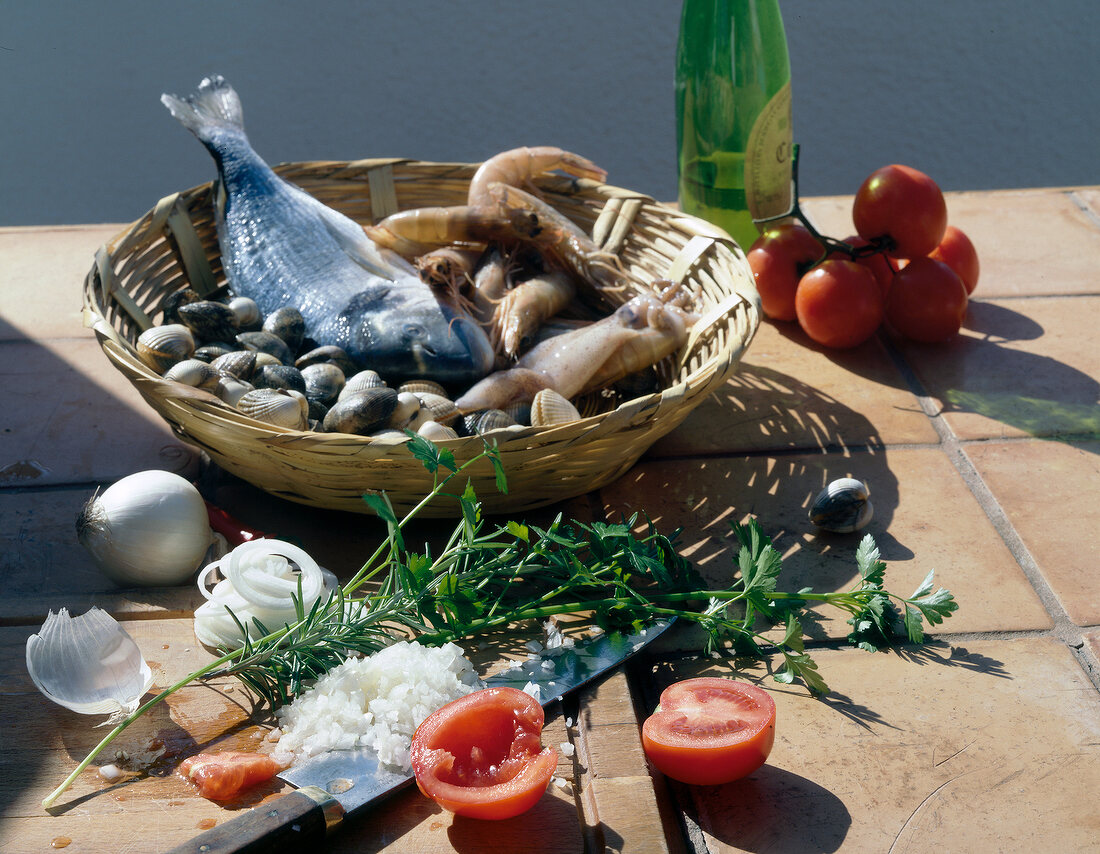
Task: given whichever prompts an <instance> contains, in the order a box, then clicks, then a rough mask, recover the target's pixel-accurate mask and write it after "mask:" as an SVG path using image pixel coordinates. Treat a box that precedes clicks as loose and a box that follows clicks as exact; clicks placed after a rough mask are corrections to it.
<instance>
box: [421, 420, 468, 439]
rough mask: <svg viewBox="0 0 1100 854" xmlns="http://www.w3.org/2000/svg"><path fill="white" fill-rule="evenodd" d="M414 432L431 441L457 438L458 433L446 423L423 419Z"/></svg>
mask: <svg viewBox="0 0 1100 854" xmlns="http://www.w3.org/2000/svg"><path fill="white" fill-rule="evenodd" d="M416 432H417V433H419V434H420V435H421V436H423V437H424V438H425V439H430V440H431V441H433V442H441V441H443V440H445V439H457V438H458V434H457V433H456V432H455V431H454V430H452V429H451V428H450V427H448V426H447V425H446V424H440V423H439V422H438V421H425V422H424V423H423V424H421V425H420V427H419V429H418V430H417V431H416Z"/></svg>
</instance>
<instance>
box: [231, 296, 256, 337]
mask: <svg viewBox="0 0 1100 854" xmlns="http://www.w3.org/2000/svg"><path fill="white" fill-rule="evenodd" d="M229 307H230V308H231V309H233V313H234V314H235V315H237V326H238V327H239V328H240V329H241V331H242V332H252V331H254V330H256V329H259V328H260V325H261V324H262V323H263V320H264V317H263V314H262V313H261V312H260V307H259V306H258V305H256V300H254V299H252V297H233V299H231V300H230V301H229Z"/></svg>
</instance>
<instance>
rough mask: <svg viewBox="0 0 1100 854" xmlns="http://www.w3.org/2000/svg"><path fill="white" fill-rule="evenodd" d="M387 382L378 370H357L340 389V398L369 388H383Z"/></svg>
mask: <svg viewBox="0 0 1100 854" xmlns="http://www.w3.org/2000/svg"><path fill="white" fill-rule="evenodd" d="M385 384H386V381H385V380H383V379H382V377H380V376H379V375H378V372H377V371H372V370H369V369H368V370H365V371H357V372H356V373H354V374H352V375H351V376H350V377H348V379H347V382H345V383H344V387H343V388H342V389H340V395H339V399H340V400H343V399H344V398H345V397H350V396H351V395H353V394H358V393H359V392H361V391H366V390H367V389H368V388H381V387H382V386H384V385H385Z"/></svg>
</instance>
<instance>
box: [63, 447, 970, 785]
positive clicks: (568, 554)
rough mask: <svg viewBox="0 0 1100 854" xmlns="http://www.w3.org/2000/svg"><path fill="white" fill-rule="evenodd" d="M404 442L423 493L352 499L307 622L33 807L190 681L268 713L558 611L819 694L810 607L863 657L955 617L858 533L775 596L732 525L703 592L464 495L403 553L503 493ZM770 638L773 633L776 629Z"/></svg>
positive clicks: (627, 544)
mask: <svg viewBox="0 0 1100 854" xmlns="http://www.w3.org/2000/svg"><path fill="white" fill-rule="evenodd" d="M410 436H411V439H410V442H409V449H410V451H411V452H412V453H413V454H414V455H415V456H416V457H417V458H418V459H420V461H421V462H422V463H423V465H424V467H425V468H426V469H427V470H428V472H429V473H431V474H432V476H433V486H432V489H431V490H430V491H429V492H428V494H427V495H425V497H424V499H423V500H422V501H421V502H419V503H418V504H417V505H416V506H415V507H414V508H413V509H412V510H411V511H409V512H408V513H407V514H406V515H405V517H404V518H402V519H398V517H397V514H396V513H395V511H394V508H393V506H392V505H391V504H390V502H389V500H388V499H387V497H386V496H385V495H384V494H377V495H376V494H371V495H367V496H364V500H365V501H366V502H367V503H368V504H369V505H370V507H371V508H372V509H373V510H374V512H375V513H376V514H377V515H378V516H379V517H380V518H381V519H382V520H383V521H384V522H385V523H386V526H387V536H386V538H385V540H384V541H383V542H381V543H379V545H378V546H377V548H376V549H375V551H374V553H373V554H372V555H371V556H370V557H369V558H368V560H367V561H366V563H365V564H364V565H363V567H362V568H361V569H360V570H359V571H358V572H357V573H356V574H355V575H354V576H353V577H352V578H351V579H350V580H349V581H348V582H347V583H346V584H345V585H344V586H343V588H342V589H341V590H339V591H337V592H336V593H334V594H333V595H332V596H330V597H329V598H327V599H324V600H319V601H318V602H317V603H315V604H314V605H313V606H312V607H311V608H310V609H309V610H308V611H307V610H306V609H304V608H303V606H302V603H301V598H300V595H299V597H298V598H297V600H296V606H297V613H296V617H297V619H296V621H295V622H294V623H292V624H288V625H285V626H282V627H279V628H272V627H269V626H264V625H263V624H261V623H259V622H258V621H256V626H255V628H256V630H257V631H253V632H252V634H253V635H255V634H257V633H258V634H259V635H260V637H256V638H249V639H246V640H245V642H244V643H243V645H242V646H241V647H240V648H239V649H222V650H219V651H218V652H219V655H218V657H217V658H216V659H215V660H213V661H212V662H210V663H209V664H207V665H206V666H205V667H203V668H201V669H200V670H198V671H196V672H195V673H192V674H190V675H189V676H187V677H185V678H184V679H182V680H180V681H179V682H177V683H176V684H174V685H172V686H169V687H168V688H166V689H164V690H163V691H162V692H161V693H160V694H158V695H157V696H156V697H154V698H153V699H151V700H150V701H148V702H147V703H145V704H144V705H143V706H141V707H140V708H139V709H137V711H135V712H134V713H133V714H131V715H130V716H129V717H128V718H126V719H125V720H123V721H122V722H121V723H120V724H119V725H118V726H116V727H115V728H114V729H113V730H112V731H111V732H110V733H109V734H108V735H107V736H106V737H105V738H104V739H103V741H101V742H100V743H99V745H97V746H96V748H95V749H94V750H93V751H92V752H91V753H90V754H89V755H88V757H86V758H85V759H84V761H83V762H82V763H81V764H80V765H79V766H78V767H77V768H76V770H75V771H73V773H72V774H71V775H70V776H69V778H68V779H67V780H65V782H64V783H62V784H61V786H59V787H58V788H57V789H55V790H54V791H53V792H52V793H51V794H50V795H49V796H48V797H47V798H46V799H45V801H44V802H43V805H44V806H49V805H50V804H52V803H54V802H55V801H56V799H57V798H58V797H59V796H60V795H61V793H62V792H64V791H65V789H66V788H68V786H69V785H71V783H72V782H73V780H75V779H76V777H77V775H78V774H79V773H80V772H81V771H82V770H83V769H84V768H85V767H87V765H88V764H89V763H90V762H91V761H92V759H94V758H95V756H96V755H98V754H99V753H100V752H101V751H102V750H103V749H104V748H105V747H106V746H107V745H108V744H109V743H110V742H111V741H113V740H114V739H115V738H116V737H117V736H118V735H119V734H120V733H121V732H122V731H123V730H125V729H126V728H127V727H128V726H129V725H130V724H131V723H133V722H134V721H135V720H137V719H138V718H139V717H141V716H142V715H143V714H145V713H146V712H147V711H148V710H149V709H150V708H152V707H153V706H154V705H156V704H157V703H159V702H161V701H162V700H164V699H165V698H166V697H168V696H170V695H171V694H173V693H174V692H175V691H177V690H179V689H180V688H182V687H183V686H185V685H187V684H190V683H191V682H194V681H197V680H201V679H209V678H212V677H215V676H224V675H234V676H236V677H238V678H239V679H241V680H242V681H244V682H245V683H246V684H247V685H248V686H249V687H251V688H252V689H253V690H254V691H255V692H256V693H257V695H259V697H261V698H262V699H263V700H264V701H265V702H266V703H267V704H268V705H270V706H271V707H272V708H274V707H276V706H279V705H281V704H283V703H286V702H287V701H289V700H290V699H292V698H293V697H295V696H297V695H298V694H300V693H301V692H302V690H303V689H304V688H306V687H307V686H308V685H309V683H310V682H312V681H313V680H315V679H316V678H318V677H319V676H321V675H323V674H324V673H326V672H328V671H329V670H331V669H332V668H333V667H335V666H337V665H338V664H340V663H342V662H343V661H344V660H345V659H346V658H347V657H348V655H349V654H355V653H362V654H368V653H371V652H374V651H376V650H378V649H381V648H382V647H384V646H386V645H388V644H390V643H393V642H394V640H395V639H397V638H398V637H399V636H401V635H412V636H414V637H416V639H417V640H419V641H420V642H422V643H426V644H443V643H446V642H449V641H457V640H461V639H463V638H468V637H474V636H478V635H483V634H485V633H488V632H494V631H502V630H506V629H508V628H511V627H514V626H515V625H516V624H523V623H524V622H526V621H531V620H545V619H546V618H548V617H551V616H557V615H564V614H581V615H585V616H586V617H587V619H589V620H590V621H591V622H592V623H594V624H596V625H599V626H600V627H602V628H604V629H605V630H616V629H624V630H636V629H639V628H641V627H643V626H645V625H647V624H649V623H650V622H652V621H653V620H654V619H660V618H669V617H675V618H677V619H678V620H680V621H682V622H686V623H694V624H697V625H698V626H699V627H700V628H701V629H702V630H703V631H704V632H705V633H706V637H707V640H706V645H705V651H706V652H708V653H709V652H714V651H718V650H729V651H732V652H733V653H735V654H749V655H752V656H753V657H756V658H759V659H765V660H769V659H771V658H772V657H773V656H776V655H778V656H781V657H782V660H783V665H782V668H781V669H780V670H778V671H777V672H776V673H775V675H774V678H775V679H776V680H778V681H779V682H783V683H792V682H794V681H796V680H801V681H802V682H803V683H804V684H805V685H806V687H807V688H809V689H810V690H811V691H812V692H814V693H819V694H824V693H827V692H828V690H829V689H828V685H827V684H826V682H825V680H824V679H823V678H822V676H821V675H820V673H819V672H818V668H817V664H816V662H815V661H814V660H813V657H812V656H811V654H810V653H809V652H808V651H807V649H806V645H805V642H804V638H803V630H802V620H804V619H807V618H808V617H810V616H812V615H813V613H814V609H815V608H817V607H818V606H820V605H829V606H832V607H835V608H839V609H841V610H842V611H846V612H848V613H849V614H850V617H849V619H848V623H849V624H850V625H851V626H852V630H851V633H850V634H849V636H848V639H849V641H850V642H851V643H853V644H855V645H857V646H859V647H862V648H863V649H867V650H872V651H874V650H877V649H880V648H881V647H883V646H886V645H889V644H891V643H893V642H894V641H895V640H896V639H898V638H904V639H907V640H908V641H910V642H912V643H921V642H923V640H924V629H923V623H924V621H925V620H927V621H928V623H929V624H930V625H937V624H939V623H941V622H942V621H943V620H944V619H946V618H947V617H949V616H950V615H951V614H952V612H954V611H955V609H956V608H957V603H956V602H955V600H954V598H953V597H952V596H951V593H950V592H948V591H947V590H944V589H942V588H939V589H936V590H933V584H934V582H933V574H932V573H929V574H928V577H927V578H926V579H925V580H924V582H922V584H921V585H920V587H918V588H917V590H916V591H915V592H914V593H913V594H912V595H911V596H908V597H902V596H898V595H896V594H894V593H891V592H889V591H888V590H886V588H885V586H884V577H885V572H886V564H885V563H884V562H883V561H882V560H881V559H880V556H879V552H878V549H877V548H876V547H875V544H874V541H873V539H872V538H871V537H870V536H866V537H864V538H863V541H862V542H861V543H860V545H859V548H858V549H857V551H856V565H857V567H858V569H859V580H858V582H857V583H856V584H855V585H854V586H853V587H851V588H850V589H848V590H843V591H835V592H822V593H818V592H815V591H813V590H812V589H811V588H804V589H802V590H798V591H797V592H784V591H782V590H780V589H779V584H778V582H779V577H780V574H781V570H782V559H781V556H780V554H779V552H778V551H777V550H776V549H775V547H774V546H773V545H772V543H771V541H770V540H769V539H768V537H767V536H766V535H765V534H764V533H763V531H762V530H761V528H760V526H759V525H758V523H757V522H756V520H751V521H749V522H748V523H747V524H744V525H734V530H735V532H736V535H737V537H738V539H739V541H740V544H741V548H740V551H739V552H738V555H737V570H738V571H737V573H736V574H735V575H734V580H733V581H732V583H731V584H730V585H729V586H728V587H724V588H718V589H714V588H711V587H709V586H708V585H707V584H706V583H705V582H704V580H703V579H702V577H701V576H700V575H699V573H698V572H697V571H696V569H695V568H694V566H693V565H692V564H691V562H690V561H688V560H687V559H685V558H684V557H682V556H681V555H680V554H679V553H678V551H677V549H676V538H677V536H678V534H679V531H676V532H673V533H671V534H668V535H665V534H662V533H661V532H659V531H657V530H656V528H655V526H654V525H653V524H652V523H651V522H650V521H649V520H644V521H643V520H641V519H640V518H639V517H638V516H637V515H635V516H633V517H631V518H629V519H626V520H623V521H622V522H619V523H607V522H598V521H597V522H587V523H585V522H578V521H568V522H567V521H565V520H564V519H563V518H562V516H561V515H560V514H559V515H558V516H557V517H556V518H554V519H553V520H552V521H551V522H550V524H549V525H547V526H545V527H539V526H536V525H533V524H526V523H522V522H517V521H508V522H505V523H496V522H490V521H489V520H488V519H486V518H485V517H484V516H483V514H482V512H481V505H480V503H479V502H478V500H477V496H476V495H475V494H474V491H473V489H472V487H471V486H470V485H469V484H468V483H467V484H466V486H465V488H464V490H463V491H462V492H461V494H459V495H452V496H451V497H452V498H455V499H456V500H457V502H458V507H459V512H460V518H459V521H458V523H457V524H456V525H455V528H454V530H453V531H452V532H451V534H450V536H449V537H448V539H447V541H446V542H445V544H444V545H443V546H442V547H441V549H440V550H439V552H438V554H433V552H432V550H431V549H430V548H429V547H428V546H427V545H425V546H424V547H423V548H422V549H413V548H411V547H410V546H409V544H408V543H407V542H406V538H405V536H404V531H405V529H406V527H407V526H408V523H409V522H410V521H411V520H412V519H413V518H415V517H416V516H417V514H418V513H419V512H420V510H422V509H423V507H424V506H426V505H427V504H428V503H429V502H430V501H432V500H435V499H436V498H438V497H439V496H440V495H444V494H450V493H447V491H446V490H447V489H448V487H449V486H450V484H452V483H453V482H454V481H456V480H458V482H459V483H461V478H462V477H463V476H464V475H465V474H466V472H467V471H468V469H469V468H470V467H471V466H474V465H476V464H478V463H479V462H481V461H482V460H487V461H488V463H489V464H490V465H491V466H492V467H493V470H494V472H495V475H496V484H497V487H498V489H500V490H502V491H504V492H506V491H507V483H506V479H505V477H504V470H503V466H502V464H501V461H500V458H499V456H498V455H497V452H496V449H495V448H493V447H491V446H486V447H485V449H484V451H483V452H482V453H481V454H480V455H478V456H476V457H474V458H473V459H471V460H469V461H467V462H466V463H463V464H461V465H459V464H458V463H457V462H456V461H455V458H454V456H453V454H451V452H450V451H448V450H446V449H442V448H439V447H438V446H436V445H434V444H432V443H431V442H429V441H427V440H425V439H423V438H422V437H419V436H416V435H414V434H410ZM299 592H300V591H299ZM899 609H900V610H899ZM234 618H235V619H236V617H234ZM779 627H781V629H782V630H781V632H777V631H775V630H776V629H777V628H779ZM241 628H242V629H243V628H244V626H243V625H242V626H241Z"/></svg>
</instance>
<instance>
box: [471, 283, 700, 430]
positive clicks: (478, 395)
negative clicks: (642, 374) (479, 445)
mask: <svg viewBox="0 0 1100 854" xmlns="http://www.w3.org/2000/svg"><path fill="white" fill-rule="evenodd" d="M695 320H696V316H695V315H694V314H691V313H689V312H687V311H685V310H684V309H683V308H681V307H680V306H678V305H675V304H674V292H673V291H671V290H670V289H668V288H666V289H665V290H664V291H662V292H661V293H660V294H658V293H656V292H653V293H648V294H641V295H639V296H636V297H634V298H633V299H631V300H629V301H628V302H626V303H624V304H623V305H621V306H619V308H618V309H616V310H615V313H614V314H611V315H609V316H608V317H605V318H603V319H602V320H598V321H596V322H595V323H591V324H589V325H588V326H584V327H581V328H580V329H577V330H576V331H574V332H566V333H564V334H562V335H558V336H556V337H554V338H551V339H549V340H547V341H544V342H543V343H541V344H539V345H538V346H536V347H534V348H533V349H531V350H530V351H529V352H528V353H526V354H525V355H524V356H523V358H521V359H520V360H519V361H518V362H517V363H516V366H515V367H514V368H512V369H510V370H506V371H497V372H495V373H492V374H490V375H489V376H487V377H486V378H485V379H483V380H481V381H480V382H478V383H476V384H475V385H473V386H472V387H471V388H470V389H469V390H468V391H466V393H465V394H463V395H462V396H461V397H460V398H459V399H458V400H457V401H455V403H456V404H457V405H458V407H459V408H460V409H462V410H463V411H473V410H477V409H506V408H508V407H509V406H513V405H517V404H522V403H529V402H530V401H531V400H532V399H533V398H534V395H535V394H536V393H537V392H538V391H539V390H540V387H544V388H552V389H554V391H556V392H558V394H560V395H562V397H566V398H571V397H574V396H575V395H577V394H580V393H581V392H584V391H590V390H593V389H596V388H602V387H603V386H605V385H607V384H609V383H611V382H614V381H615V380H616V379H618V378H620V377H623V376H626V375H627V374H629V373H633V372H634V371H638V370H641V369H642V368H645V367H648V366H649V365H653V364H655V363H656V362H658V361H660V360H661V359H663V358H664V357H665V356H668V355H669V354H671V353H673V352H675V351H676V350H677V349H678V348H679V347H682V346H683V345H684V342H685V341H687V337H688V332H689V330H690V328H691V325H692V324H693V323H694V322H695Z"/></svg>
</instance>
